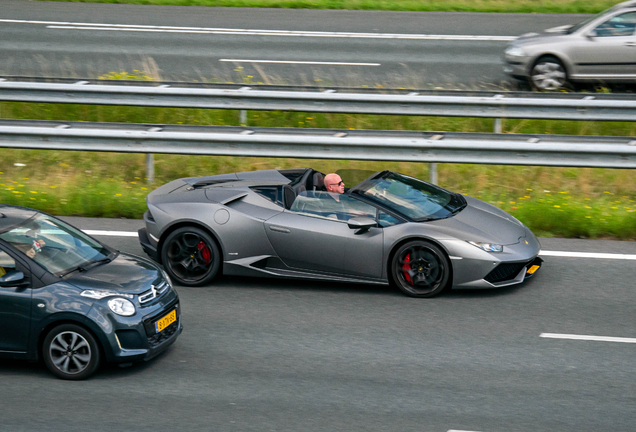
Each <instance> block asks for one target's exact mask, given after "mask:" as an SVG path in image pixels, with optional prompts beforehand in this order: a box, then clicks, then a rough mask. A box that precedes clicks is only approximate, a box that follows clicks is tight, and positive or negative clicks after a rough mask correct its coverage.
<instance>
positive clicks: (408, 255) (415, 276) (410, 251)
mask: <svg viewBox="0 0 636 432" xmlns="http://www.w3.org/2000/svg"><path fill="white" fill-rule="evenodd" d="M391 276H392V282H393V283H394V284H395V285H397V287H398V288H399V289H400V290H402V292H403V293H405V294H406V295H409V296H411V297H433V296H434V295H437V294H439V293H441V292H442V291H443V290H444V288H446V286H447V285H448V282H449V277H450V264H449V262H448V259H447V258H446V255H445V254H444V252H443V251H442V250H441V249H440V248H439V247H437V246H436V245H434V244H432V243H430V242H427V241H424V240H414V241H410V242H408V243H405V244H403V245H402V246H400V247H399V248H398V249H397V251H396V252H395V254H394V255H393V259H392V263H391Z"/></svg>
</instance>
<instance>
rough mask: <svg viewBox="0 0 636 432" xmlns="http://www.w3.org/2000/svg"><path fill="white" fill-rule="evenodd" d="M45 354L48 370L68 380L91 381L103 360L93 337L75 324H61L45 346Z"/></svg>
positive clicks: (50, 334) (43, 350) (43, 353)
mask: <svg viewBox="0 0 636 432" xmlns="http://www.w3.org/2000/svg"><path fill="white" fill-rule="evenodd" d="M42 355H43V357H44V363H45V364H46V366H47V367H48V368H49V370H50V371H51V372H52V373H53V374H54V375H56V376H58V377H59V378H62V379H67V380H81V379H85V378H88V377H89V376H91V375H92V374H93V373H94V372H95V371H96V370H97V368H98V367H99V363H100V360H101V356H100V351H99V346H98V344H97V341H96V340H95V338H94V337H93V335H92V334H91V333H90V332H89V331H88V330H86V329H85V328H83V327H80V326H78V325H76V324H62V325H59V326H57V327H55V328H54V329H52V330H51V331H50V332H49V333H48V334H47V335H46V337H45V338H44V342H43V343H42Z"/></svg>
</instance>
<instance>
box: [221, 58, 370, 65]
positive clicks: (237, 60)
mask: <svg viewBox="0 0 636 432" xmlns="http://www.w3.org/2000/svg"><path fill="white" fill-rule="evenodd" d="M219 61H220V62H236V63H278V64H308V65H329V66H380V63H344V62H324V61H302V60H294V61H292V60H242V59H219Z"/></svg>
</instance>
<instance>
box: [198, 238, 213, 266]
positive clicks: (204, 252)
mask: <svg viewBox="0 0 636 432" xmlns="http://www.w3.org/2000/svg"><path fill="white" fill-rule="evenodd" d="M197 248H198V249H199V250H200V251H201V257H202V258H203V259H204V260H205V261H207V262H210V261H211V260H212V254H211V253H210V248H209V247H208V246H207V245H206V244H205V243H204V242H202V241H201V242H199V244H198V245H197Z"/></svg>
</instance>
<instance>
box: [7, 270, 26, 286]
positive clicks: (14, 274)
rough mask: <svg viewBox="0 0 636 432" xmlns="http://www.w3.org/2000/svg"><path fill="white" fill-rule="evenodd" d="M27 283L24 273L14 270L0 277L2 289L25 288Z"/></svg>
mask: <svg viewBox="0 0 636 432" xmlns="http://www.w3.org/2000/svg"><path fill="white" fill-rule="evenodd" d="M27 283H28V282H27V281H26V280H25V278H24V273H22V272H21V271H18V270H12V271H10V272H9V273H7V274H5V275H3V276H1V277H0V287H19V286H25V285H26V284H27Z"/></svg>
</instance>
